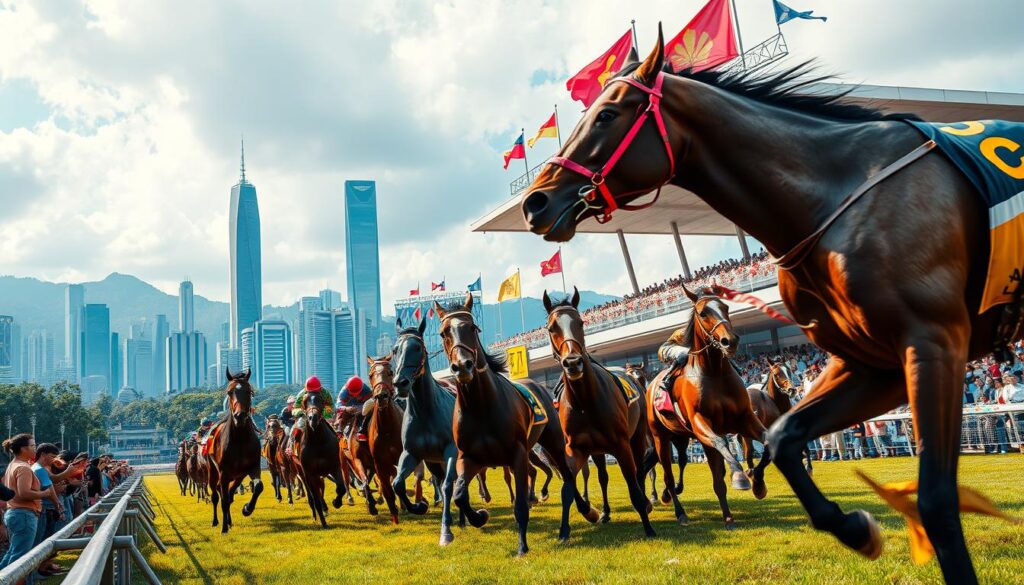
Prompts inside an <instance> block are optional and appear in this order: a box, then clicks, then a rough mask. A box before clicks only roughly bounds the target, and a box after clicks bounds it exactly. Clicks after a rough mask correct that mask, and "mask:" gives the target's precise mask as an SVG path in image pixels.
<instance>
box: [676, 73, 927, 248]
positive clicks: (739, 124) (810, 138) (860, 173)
mask: <svg viewBox="0 0 1024 585" xmlns="http://www.w3.org/2000/svg"><path fill="white" fill-rule="evenodd" d="M664 87H665V95H666V97H665V99H664V100H662V102H661V104H662V107H663V108H664V115H665V117H666V118H668V119H671V120H672V121H673V122H674V124H671V126H674V128H675V131H676V132H680V131H681V132H683V133H684V134H685V136H686V138H687V140H686V141H685V143H684V144H683V146H682V148H681V149H679V150H678V151H677V153H676V160H677V161H678V162H677V167H676V175H675V178H674V179H673V180H672V183H674V184H676V185H678V186H680V187H683V188H684V189H687V190H689V191H692V192H693V193H695V194H696V195H697V196H698V197H700V198H701V199H703V200H704V201H705V202H707V203H708V205H710V206H711V207H712V208H714V209H715V211H718V212H719V213H721V214H722V215H724V216H725V217H727V218H729V219H730V220H732V221H733V222H734V223H735V224H736V225H738V226H739V227H740V228H742V229H743V231H745V232H746V233H747V234H749V235H751V236H753V237H754V238H756V239H757V240H758V241H759V242H761V243H762V244H764V246H765V247H766V248H767V249H768V251H769V252H771V253H772V254H773V255H774V256H776V257H778V256H781V255H782V254H783V253H785V252H786V251H788V250H789V249H790V248H792V247H793V246H794V245H796V244H797V243H798V242H799V241H800V240H801V239H802V238H804V237H805V236H806V235H807V234H810V233H811V232H813V231H814V230H815V229H816V227H817V226H818V225H819V223H820V222H821V221H822V220H823V219H824V218H825V217H826V216H827V215H828V214H829V213H831V212H832V211H833V210H834V209H835V206H836V205H837V201H838V200H839V199H840V198H842V197H844V196H845V195H846V194H847V193H849V192H850V191H852V190H853V189H855V188H856V186H857V185H859V184H860V183H861V182H863V181H864V180H865V179H866V178H867V177H868V176H870V174H871V172H872V171H873V170H874V169H877V168H879V167H878V164H879V163H880V162H881V161H885V162H882V163H881V166H884V165H886V164H888V163H889V162H892V160H895V158H898V157H899V156H902V155H903V154H905V152H902V151H901V152H899V154H898V155H895V157H894V156H893V155H892V154H891V153H888V152H878V151H879V150H883V151H884V150H886V146H887V145H886V144H885V143H886V142H887V141H884V140H880V139H879V135H880V133H881V132H883V128H884V127H885V125H884V123H878V122H875V123H870V124H867V123H861V124H858V123H840V122H836V121H831V120H827V119H824V118H818V117H814V116H811V115H808V114H804V113H801V112H797V111H792V110H787V109H784V108H782V107H778V106H773V105H769V104H764V103H761V102H757V101H754V100H752V99H749V98H746V97H742V96H739V95H736V94H733V93H730V92H727V91H725V90H722V89H718V88H716V87H712V86H710V85H707V84H703V83H700V82H697V81H694V80H691V79H685V78H680V77H675V76H668V77H667V78H666V80H665V86H664ZM894 124H895V123H894ZM903 126H905V125H903ZM723 128H726V129H727V131H722V129H723ZM908 130H910V129H909V128H908ZM672 131H673V130H671V129H670V130H669V134H670V138H671V133H672ZM866 144H873V146H872V147H871V148H865V145H866ZM890 148H891V147H890ZM823 185H829V186H830V187H834V188H832V189H830V190H826V189H823V187H822V186H823ZM780 210H785V218H786V219H785V221H779V212H780Z"/></svg>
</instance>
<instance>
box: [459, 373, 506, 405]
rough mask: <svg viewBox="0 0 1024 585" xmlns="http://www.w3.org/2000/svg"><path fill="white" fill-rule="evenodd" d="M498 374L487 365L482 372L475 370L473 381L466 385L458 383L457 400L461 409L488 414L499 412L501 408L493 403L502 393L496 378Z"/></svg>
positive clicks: (495, 402)
mask: <svg viewBox="0 0 1024 585" xmlns="http://www.w3.org/2000/svg"><path fill="white" fill-rule="evenodd" d="M500 375H501V374H497V373H495V372H492V371H491V368H490V367H488V368H486V369H485V370H483V371H482V372H475V373H474V375H473V381H472V382H470V383H469V384H467V385H466V386H463V385H462V384H459V392H458V395H457V400H458V401H459V406H460V407H461V408H462V410H470V411H482V412H484V413H488V414H490V413H495V412H499V411H500V410H501V409H499V408H495V405H496V404H497V401H498V400H499V399H500V398H501V395H502V392H501V390H500V389H499V387H498V384H499V382H498V380H497V378H498V377H499V376H500Z"/></svg>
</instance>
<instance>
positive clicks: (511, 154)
mask: <svg viewBox="0 0 1024 585" xmlns="http://www.w3.org/2000/svg"><path fill="white" fill-rule="evenodd" d="M514 158H526V148H525V147H524V146H523V133H522V132H520V133H519V138H516V141H515V143H514V144H512V149H511V150H506V151H505V170H508V161H510V160H512V159H514Z"/></svg>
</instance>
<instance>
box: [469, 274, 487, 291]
mask: <svg viewBox="0 0 1024 585" xmlns="http://www.w3.org/2000/svg"><path fill="white" fill-rule="evenodd" d="M481 278H483V277H482V276H478V277H476V280H474V281H473V282H471V283H469V284H468V285H466V290H468V291H469V292H482V290H483V284H482V283H481V282H480V279H481Z"/></svg>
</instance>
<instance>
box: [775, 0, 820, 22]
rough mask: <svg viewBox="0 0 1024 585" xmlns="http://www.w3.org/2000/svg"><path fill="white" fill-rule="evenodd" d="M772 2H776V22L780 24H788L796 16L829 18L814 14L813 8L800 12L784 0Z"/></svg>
mask: <svg viewBox="0 0 1024 585" xmlns="http://www.w3.org/2000/svg"><path fill="white" fill-rule="evenodd" d="M772 3H773V4H775V22H776V23H778V24H780V25H781V24H786V23H787V22H789V21H791V20H793V19H794V18H802V19H804V20H820V21H822V22H825V21H827V20H828V18H827V17H824V16H812V14H814V11H813V10H808V11H806V12H800V11H798V10H793V9H792V8H790V7H789V6H786V5H785V4H783V3H782V2H779V0H772Z"/></svg>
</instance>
